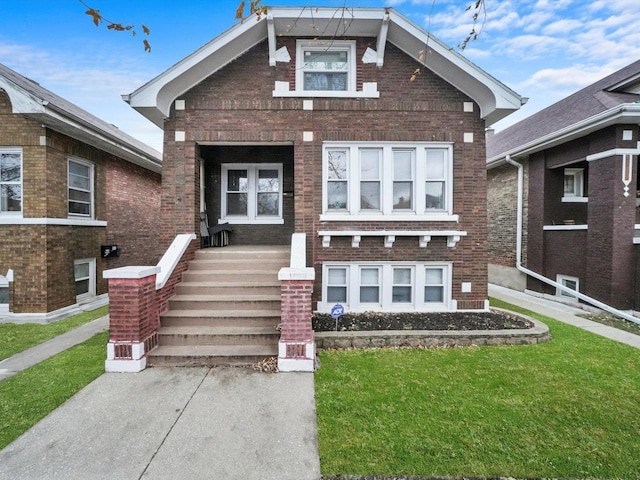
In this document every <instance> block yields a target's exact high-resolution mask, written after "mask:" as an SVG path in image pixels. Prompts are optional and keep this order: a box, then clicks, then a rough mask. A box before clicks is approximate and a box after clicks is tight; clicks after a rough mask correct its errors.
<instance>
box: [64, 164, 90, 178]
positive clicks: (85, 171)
mask: <svg viewBox="0 0 640 480" xmlns="http://www.w3.org/2000/svg"><path fill="white" fill-rule="evenodd" d="M89 173H90V168H89V166H88V165H83V164H81V163H78V162H74V161H69V174H71V175H78V176H79V177H87V178H88V177H89Z"/></svg>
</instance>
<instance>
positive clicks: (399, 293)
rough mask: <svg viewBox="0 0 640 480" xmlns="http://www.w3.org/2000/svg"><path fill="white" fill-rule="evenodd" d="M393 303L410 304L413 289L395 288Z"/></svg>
mask: <svg viewBox="0 0 640 480" xmlns="http://www.w3.org/2000/svg"><path fill="white" fill-rule="evenodd" d="M392 293H393V296H392V302H393V303H410V302H411V287H393V292H392Z"/></svg>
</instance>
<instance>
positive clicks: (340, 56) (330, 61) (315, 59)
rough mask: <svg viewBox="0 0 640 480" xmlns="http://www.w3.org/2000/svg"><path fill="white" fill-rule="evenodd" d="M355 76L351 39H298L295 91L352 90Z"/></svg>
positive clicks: (353, 46)
mask: <svg viewBox="0 0 640 480" xmlns="http://www.w3.org/2000/svg"><path fill="white" fill-rule="evenodd" d="M355 77H356V75H355V42H353V41H341V40H328V41H317V40H298V42H297V51H296V90H299V91H308V92H353V91H355V90H356V80H355Z"/></svg>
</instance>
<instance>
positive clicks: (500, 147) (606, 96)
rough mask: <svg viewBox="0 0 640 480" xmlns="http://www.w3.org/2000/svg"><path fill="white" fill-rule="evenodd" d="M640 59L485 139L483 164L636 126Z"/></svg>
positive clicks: (639, 116) (639, 106)
mask: <svg viewBox="0 0 640 480" xmlns="http://www.w3.org/2000/svg"><path fill="white" fill-rule="evenodd" d="M638 102H640V60H639V61H637V62H634V63H632V64H631V65H628V66H626V67H624V68H622V69H621V70H618V71H617V72H615V73H613V74H611V75H609V76H608V77H605V78H603V79H601V80H599V81H597V82H595V83H593V84H591V85H589V86H587V87H585V88H583V89H582V90H579V91H578V92H576V93H574V94H573V95H570V96H568V97H566V98H564V99H562V100H560V101H559V102H556V103H554V104H553V105H551V106H549V107H547V108H545V109H544V110H541V111H539V112H537V113H535V114H534V115H531V116H530V117H528V118H525V119H524V120H522V121H520V122H518V123H516V124H514V125H512V126H510V127H509V128H506V129H505V130H503V131H501V132H500V133H497V134H495V135H492V136H490V137H489V138H488V139H487V164H488V166H489V167H491V166H497V165H499V164H501V162H502V161H503V160H504V158H505V157H506V155H510V156H512V157H516V156H523V155H530V154H531V153H534V152H536V151H540V150H543V149H547V148H550V147H553V146H555V145H559V144H561V143H565V142H568V141H570V140H574V139H576V138H579V137H582V136H584V135H587V134H589V133H591V132H593V131H596V130H600V129H602V128H604V127H606V126H609V125H614V124H617V123H640V104H639V103H638Z"/></svg>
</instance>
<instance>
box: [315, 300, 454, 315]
mask: <svg viewBox="0 0 640 480" xmlns="http://www.w3.org/2000/svg"><path fill="white" fill-rule="evenodd" d="M340 304H341V305H342V306H343V307H344V311H345V312H346V313H363V312H367V311H371V310H372V309H373V308H372V306H373V307H375V311H376V312H389V313H399V312H410V313H411V312H412V313H419V312H451V311H454V310H452V309H451V307H449V306H448V305H446V304H444V303H424V304H422V305H417V306H416V305H414V304H413V303H406V304H403V305H400V304H396V305H393V306H381V305H377V304H371V303H366V304H365V303H363V304H361V305H354V306H351V305H349V304H347V303H342V302H340ZM334 305H335V303H327V302H318V306H317V311H318V312H319V313H331V309H332V308H333V306H334Z"/></svg>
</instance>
